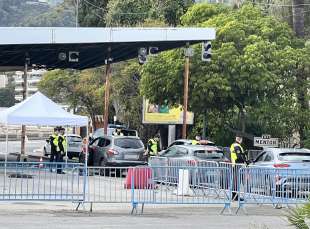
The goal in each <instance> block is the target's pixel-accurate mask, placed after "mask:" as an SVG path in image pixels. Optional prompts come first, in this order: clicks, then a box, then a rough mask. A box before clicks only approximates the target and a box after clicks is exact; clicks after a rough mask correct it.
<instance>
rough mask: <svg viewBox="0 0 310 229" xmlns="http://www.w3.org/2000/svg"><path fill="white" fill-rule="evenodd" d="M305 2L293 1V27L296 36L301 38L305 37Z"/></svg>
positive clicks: (301, 0)
mask: <svg viewBox="0 0 310 229" xmlns="http://www.w3.org/2000/svg"><path fill="white" fill-rule="evenodd" d="M304 8H305V1H304V0H293V7H292V10H293V27H294V31H295V33H296V36H297V37H299V38H303V37H304V36H305V10H304Z"/></svg>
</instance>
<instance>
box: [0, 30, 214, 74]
mask: <svg viewBox="0 0 310 229" xmlns="http://www.w3.org/2000/svg"><path fill="white" fill-rule="evenodd" d="M0 34H1V36H0V69H12V70H13V68H20V67H23V65H24V61H25V53H27V54H28V56H29V57H30V59H31V64H36V65H44V66H46V67H47V68H75V69H85V68H92V67H97V66H101V65H104V64H105V60H106V59H107V58H108V51H107V50H108V47H111V58H112V62H119V61H123V60H128V59H132V58H135V57H137V54H138V49H139V48H140V47H146V48H148V47H158V48H159V51H165V50H169V49H174V48H178V47H182V46H184V45H185V44H186V43H187V42H189V43H190V44H194V43H198V42H201V41H206V40H213V39H215V29H213V28H119V27H118V28H40V27H0ZM70 52H78V54H79V55H78V61H76V62H74V61H69V55H70ZM61 53H62V54H65V57H64V56H63V57H64V58H60V54H61ZM61 59H62V60H61Z"/></svg>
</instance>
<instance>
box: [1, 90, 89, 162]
mask: <svg viewBox="0 0 310 229" xmlns="http://www.w3.org/2000/svg"><path fill="white" fill-rule="evenodd" d="M0 123H1V124H4V125H5V126H6V156H5V158H6V159H5V160H6V161H7V154H8V126H10V125H31V126H66V127H68V126H86V128H87V137H88V117H86V116H80V115H74V114H70V113H69V112H66V111H65V110H63V109H62V108H61V107H60V106H59V105H57V104H56V103H54V102H53V101H52V100H50V99H49V98H47V97H46V96H45V95H43V94H42V93H41V92H37V93H35V94H34V95H32V96H30V97H29V98H27V99H26V100H24V101H23V102H21V103H18V104H16V105H15V106H12V107H10V108H8V109H7V110H5V111H3V112H0ZM87 148H88V147H86V149H87ZM87 154H88V152H86V156H85V166H87V156H88V155H87Z"/></svg>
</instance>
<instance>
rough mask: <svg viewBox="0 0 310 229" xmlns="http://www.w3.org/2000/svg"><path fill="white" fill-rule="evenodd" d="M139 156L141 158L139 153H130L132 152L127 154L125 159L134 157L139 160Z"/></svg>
mask: <svg viewBox="0 0 310 229" xmlns="http://www.w3.org/2000/svg"><path fill="white" fill-rule="evenodd" d="M138 158H139V156H138V155H135V154H133V155H130V154H127V155H125V159H134V160H137V159H138Z"/></svg>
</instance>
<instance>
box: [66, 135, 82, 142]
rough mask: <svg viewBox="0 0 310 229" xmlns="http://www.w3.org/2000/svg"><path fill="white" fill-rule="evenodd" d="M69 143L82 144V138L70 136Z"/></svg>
mask: <svg viewBox="0 0 310 229" xmlns="http://www.w3.org/2000/svg"><path fill="white" fill-rule="evenodd" d="M68 142H82V138H81V137H78V136H68Z"/></svg>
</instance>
